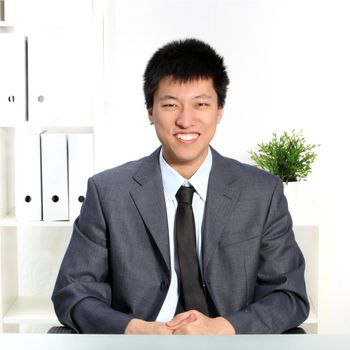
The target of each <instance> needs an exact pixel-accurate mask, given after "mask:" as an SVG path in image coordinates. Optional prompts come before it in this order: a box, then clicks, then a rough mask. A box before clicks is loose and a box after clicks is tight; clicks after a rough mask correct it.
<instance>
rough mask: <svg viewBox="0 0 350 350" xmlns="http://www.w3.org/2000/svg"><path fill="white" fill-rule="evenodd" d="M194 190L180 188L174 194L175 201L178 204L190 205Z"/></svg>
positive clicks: (184, 187)
mask: <svg viewBox="0 0 350 350" xmlns="http://www.w3.org/2000/svg"><path fill="white" fill-rule="evenodd" d="M193 193H194V188H193V187H192V186H190V187H186V186H181V187H180V188H179V190H178V191H177V193H176V199H177V202H178V203H186V204H192V198H193Z"/></svg>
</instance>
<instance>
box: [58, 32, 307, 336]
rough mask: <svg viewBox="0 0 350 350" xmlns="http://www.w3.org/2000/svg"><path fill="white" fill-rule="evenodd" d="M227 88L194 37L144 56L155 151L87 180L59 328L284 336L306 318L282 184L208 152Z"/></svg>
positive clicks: (216, 60) (208, 51)
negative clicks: (154, 136)
mask: <svg viewBox="0 0 350 350" xmlns="http://www.w3.org/2000/svg"><path fill="white" fill-rule="evenodd" d="M228 83H229V79H228V77H227V73H226V68H225V66H224V64H223V59H222V58H221V57H220V56H219V55H218V54H217V53H216V52H215V51H214V50H213V49H212V48H211V47H210V46H209V45H207V44H205V43H203V42H201V41H198V40H195V39H187V40H184V41H175V42H171V43H169V44H167V45H165V46H164V47H162V48H160V49H159V50H158V51H157V52H156V53H155V54H154V55H153V57H152V58H151V60H150V61H149V63H148V65H147V68H146V71H145V74H144V93H145V99H146V106H147V110H148V117H149V120H150V122H151V124H153V125H154V127H155V130H156V133H157V136H158V138H159V140H160V143H161V148H159V149H157V150H156V151H155V152H154V153H153V154H151V155H150V156H148V157H145V158H143V159H140V160H137V161H134V162H130V163H127V164H125V165H122V166H120V167H117V168H114V169H111V170H107V171H105V172H102V173H100V174H97V175H95V176H93V177H92V178H90V179H89V182H88V190H87V195H86V200H85V202H84V204H83V206H82V209H81V213H80V216H79V217H78V219H77V220H76V221H75V224H74V230H73V235H72V238H71V242H70V244H69V247H68V250H67V252H66V255H65V257H64V260H63V262H62V266H61V269H60V272H59V276H58V279H57V282H56V286H55V290H54V293H53V297H52V299H53V302H54V305H55V310H56V313H57V316H58V318H59V320H60V321H61V322H62V323H63V324H65V325H67V326H68V327H71V328H73V329H75V330H76V331H77V332H82V333H125V334H235V333H237V334H239V333H282V332H284V331H286V330H288V329H290V328H293V327H296V326H298V325H299V324H300V323H302V322H303V321H304V320H305V319H306V317H307V315H308V311H309V305H308V301H307V296H306V292H305V283H304V259H303V256H302V254H301V252H300V249H299V248H298V246H297V244H296V242H295V240H294V235H293V232H292V220H291V217H290V215H289V212H288V208H287V202H286V199H285V197H284V195H283V186H282V183H281V182H280V180H279V179H277V178H276V177H274V176H273V175H271V174H268V173H265V172H263V171H261V170H258V169H256V168H254V167H251V166H249V165H244V164H241V163H239V162H237V161H235V160H232V159H228V158H224V157H223V156H221V155H219V154H218V153H217V152H216V151H215V150H214V149H212V148H211V147H210V146H209V144H210V141H211V140H212V138H213V136H214V134H215V130H216V126H217V124H218V123H219V122H220V120H221V118H222V114H223V109H224V104H225V97H226V90H227V86H228ZM180 193H181V195H180ZM182 193H185V197H186V196H187V197H186V199H181V198H180V197H181V196H182ZM185 197H184V198H185ZM190 197H191V198H190ZM184 232H185V234H184Z"/></svg>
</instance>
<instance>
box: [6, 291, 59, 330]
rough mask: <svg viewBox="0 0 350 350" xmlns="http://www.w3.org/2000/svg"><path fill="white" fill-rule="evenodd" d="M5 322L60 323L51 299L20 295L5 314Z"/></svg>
mask: <svg viewBox="0 0 350 350" xmlns="http://www.w3.org/2000/svg"><path fill="white" fill-rule="evenodd" d="M3 322H4V323H5V324H21V323H29V324H59V321H58V320H57V317H56V314H55V311H54V308H53V305H52V302H51V300H50V299H49V298H44V297H42V298H38V297H18V298H17V299H16V301H15V302H14V303H13V305H12V306H11V307H10V309H9V310H8V312H7V313H6V315H5V316H4V319H3Z"/></svg>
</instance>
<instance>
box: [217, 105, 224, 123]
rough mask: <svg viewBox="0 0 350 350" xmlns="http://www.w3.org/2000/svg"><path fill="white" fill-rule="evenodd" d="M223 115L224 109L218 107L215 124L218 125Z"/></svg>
mask: <svg viewBox="0 0 350 350" xmlns="http://www.w3.org/2000/svg"><path fill="white" fill-rule="evenodd" d="M223 113H224V107H219V109H218V114H217V117H216V124H219V123H220V121H221V118H222V115H223Z"/></svg>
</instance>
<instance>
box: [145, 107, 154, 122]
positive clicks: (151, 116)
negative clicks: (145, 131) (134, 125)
mask: <svg viewBox="0 0 350 350" xmlns="http://www.w3.org/2000/svg"><path fill="white" fill-rule="evenodd" d="M147 113H148V120H149V122H150V123H151V124H153V122H154V121H153V108H152V107H151V108H148V109H147Z"/></svg>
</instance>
